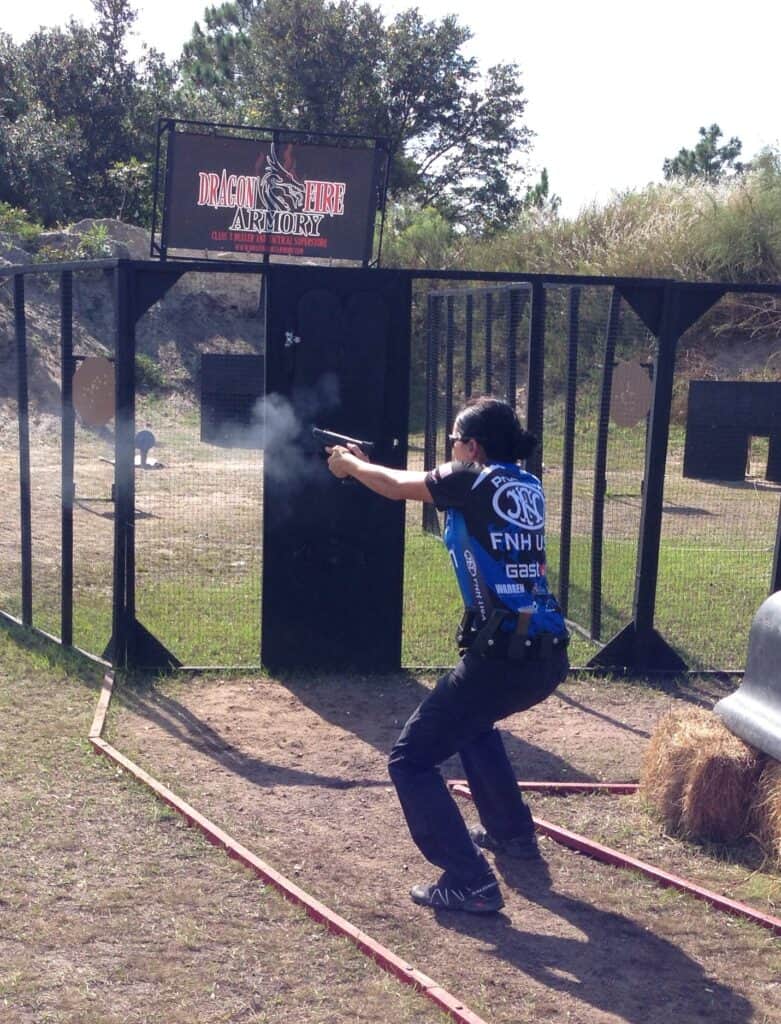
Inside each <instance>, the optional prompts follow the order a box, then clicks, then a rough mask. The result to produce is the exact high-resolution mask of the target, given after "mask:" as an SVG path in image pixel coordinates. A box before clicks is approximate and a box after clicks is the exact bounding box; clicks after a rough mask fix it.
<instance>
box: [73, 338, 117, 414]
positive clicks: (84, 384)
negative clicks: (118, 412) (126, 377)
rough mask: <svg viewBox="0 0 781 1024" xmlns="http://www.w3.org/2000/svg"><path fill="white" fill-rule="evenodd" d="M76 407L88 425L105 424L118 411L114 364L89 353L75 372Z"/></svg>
mask: <svg viewBox="0 0 781 1024" xmlns="http://www.w3.org/2000/svg"><path fill="white" fill-rule="evenodd" d="M73 408H74V409H75V410H76V412H77V413H78V414H79V417H80V418H81V421H82V423H83V424H84V425H85V426H86V427H105V425H106V424H107V423H108V421H109V420H110V419H111V417H112V416H113V415H114V412H115V404H114V364H113V363H112V362H111V360H110V359H107V358H106V357H105V356H87V358H86V359H83V360H82V361H81V363H80V364H79V367H78V369H77V370H76V372H75V373H74V375H73Z"/></svg>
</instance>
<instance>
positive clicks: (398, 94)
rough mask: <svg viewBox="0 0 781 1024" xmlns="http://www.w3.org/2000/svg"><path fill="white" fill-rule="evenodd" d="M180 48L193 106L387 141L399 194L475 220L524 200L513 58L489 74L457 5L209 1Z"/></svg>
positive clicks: (525, 142)
mask: <svg viewBox="0 0 781 1024" xmlns="http://www.w3.org/2000/svg"><path fill="white" fill-rule="evenodd" d="M204 20H205V28H202V27H201V26H200V25H196V26H195V28H194V30H193V35H192V38H191V40H190V41H189V43H188V44H187V45H186V47H185V51H184V56H183V64H182V70H183V76H184V80H185V94H186V96H187V98H188V100H189V102H190V103H191V104H192V105H193V107H194V108H198V109H200V110H208V109H209V108H210V107H211V108H212V109H213V106H214V104H215V102H216V103H218V104H219V106H220V109H221V112H222V117H223V118H228V119H231V120H235V121H237V122H240V123H251V124H258V125H265V126H272V127H280V128H296V129H301V130H311V131H318V132H326V133H328V132H334V133H336V132H346V133H354V134H364V135H381V136H385V137H387V138H388V139H389V140H390V155H391V173H390V189H391V194H392V195H393V196H394V198H395V199H397V200H402V199H403V200H405V201H410V200H411V201H414V202H416V203H418V204H421V205H428V204H433V205H435V206H436V207H438V208H439V209H440V210H441V211H442V212H443V213H444V214H446V215H447V216H448V217H449V218H450V219H452V220H459V221H460V222H461V223H462V224H464V225H467V226H470V227H493V226H499V225H502V224H506V223H509V222H510V221H511V220H512V218H513V216H514V215H515V214H516V213H517V211H518V210H519V209H520V207H521V204H522V196H521V177H522V170H523V168H522V163H521V157H522V156H523V155H524V154H525V152H526V151H527V149H528V147H529V143H530V139H531V133H530V131H529V130H528V128H526V127H525V126H524V125H523V124H522V120H521V119H522V116H523V113H524V109H525V104H526V101H525V99H524V98H523V87H522V86H521V84H520V73H519V70H518V68H517V66H516V65H514V64H499V65H497V66H496V67H494V68H491V69H490V70H489V71H488V73H487V76H486V80H485V83H484V84H481V82H480V74H479V71H478V68H477V65H476V62H475V60H474V59H472V58H468V57H466V56H465V55H464V54H463V52H462V48H463V46H464V44H465V43H466V42H467V41H468V40H469V38H470V37H471V33H470V31H469V29H467V28H465V27H464V26H462V25H460V24H459V23H458V21H457V19H456V18H455V17H453V16H448V17H445V18H442V19H441V20H440V21H428V22H427V21H424V20H423V18H422V17H421V15H420V13H419V11H417V10H416V9H410V10H406V11H403V12H401V13H400V14H398V15H397V16H396V17H395V18H394V19H393V20H392V21H391V22H390V23H386V22H385V19H384V18H383V16H382V14H381V12H380V10H379V8H373V7H371V6H370V5H369V4H367V3H360V2H358V0H234V2H230V3H224V4H222V6H220V7H211V8H209V9H208V10H207V11H206V14H205V19H204Z"/></svg>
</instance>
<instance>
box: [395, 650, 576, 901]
mask: <svg viewBox="0 0 781 1024" xmlns="http://www.w3.org/2000/svg"><path fill="white" fill-rule="evenodd" d="M568 669H569V662H568V661H567V655H566V651H561V652H558V653H556V654H554V655H553V657H552V658H550V659H547V660H544V661H525V662H513V661H506V660H499V659H496V660H489V659H486V658H480V657H478V656H477V655H474V654H470V653H469V652H467V653H466V654H465V655H464V657H463V658H462V659H461V661H460V662H459V663H458V665H456V667H455V668H454V669H452V670H451V671H450V672H448V673H447V674H446V675H444V676H442V678H441V679H440V680H439V682H438V683H437V685H436V686H435V688H434V690H433V691H432V692H431V693H430V694H429V696H428V697H427V698H426V699H425V700H424V701H423V703H422V704H421V705H420V706H419V707H418V708H417V709H416V710H415V711H414V712H413V714H412V715H411V716H410V718H409V720H408V721H407V724H406V725H405V726H404V728H403V730H402V732H401V735H400V736H399V738H398V740H397V742H396V745H395V746H394V748H393V750H392V751H391V755H390V760H389V762H388V771H389V773H390V777H391V779H392V780H393V784H394V785H395V787H396V792H397V793H398V797H399V801H400V802H401V807H402V810H403V811H404V816H405V818H406V819H407V825H408V826H409V830H410V834H411V836H412V838H413V840H414V841H415V843H416V844H417V846H418V849H419V850H420V852H421V853H422V854H423V856H424V857H426V859H427V860H429V861H431V863H432V864H436V865H437V866H438V867H440V868H442V869H443V870H444V871H445V872H446V874H447V877H448V880H449V881H451V882H452V883H454V884H459V883H460V884H464V885H467V884H470V883H472V882H473V881H475V880H476V879H478V878H479V877H480V876H481V875H484V874H485V872H486V871H487V870H489V867H488V863H487V861H486V860H485V858H484V857H483V855H482V854H481V853H480V851H479V850H478V849H477V847H476V846H475V844H474V843H473V842H472V840H471V838H470V836H469V832H468V831H467V828H466V825H465V824H464V819H463V818H462V817H461V812H460V811H459V809H458V807H457V806H456V802H455V800H454V799H453V797H452V796H451V794H450V791H449V790H448V788H447V785H446V783H445V780H444V779H443V778H442V774H441V772H440V770H439V767H438V766H439V765H440V764H441V763H442V761H445V760H446V759H447V758H448V757H450V756H451V755H452V754H454V753H458V754H459V755H460V757H461V761H462V764H463V766H464V773H465V775H466V778H467V781H468V782H469V787H470V789H471V791H472V796H473V798H474V802H475V806H476V807H477V812H478V814H479V815H480V820H481V822H482V823H483V826H484V827H485V828H486V829H487V831H488V832H489V833H490V834H491V835H492V836H494V837H495V838H497V839H509V838H513V837H515V836H521V837H526V836H529V837H531V835H532V834H533V832H534V824H533V822H532V816H531V812H530V811H529V808H528V807H527V806H526V804H525V803H524V801H523V798H522V796H521V792H520V790H519V789H518V786H517V783H516V778H515V775H514V774H513V770H512V766H511V765H510V762H509V760H508V758H507V753H506V751H505V749H504V744H503V742H502V738H501V736H500V735H499V733H498V731H497V730H496V729H495V728H494V723H496V722H498V721H500V720H501V719H503V718H506V717H507V716H508V715H512V714H514V713H515V712H517V711H523V710H525V709H526V708H530V707H533V705H535V704H539V703H540V701H543V700H545V698H546V697H548V696H550V694H551V693H553V691H554V690H555V689H556V687H557V686H558V684H559V683H560V682H561V681H562V680H563V679H564V678H565V677H566V675H567V671H568Z"/></svg>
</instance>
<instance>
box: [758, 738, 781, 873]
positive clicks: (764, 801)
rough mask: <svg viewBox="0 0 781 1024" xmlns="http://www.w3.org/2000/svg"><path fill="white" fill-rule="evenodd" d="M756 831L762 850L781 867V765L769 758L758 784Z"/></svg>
mask: <svg viewBox="0 0 781 1024" xmlns="http://www.w3.org/2000/svg"><path fill="white" fill-rule="evenodd" d="M753 819H754V821H753V823H754V829H755V830H756V835H757V839H758V840H759V842H760V844H761V845H762V848H763V849H764V851H765V853H766V854H767V855H768V857H769V858H770V859H771V860H772V861H773V863H774V864H776V865H779V866H781V764H780V763H779V762H778V761H774V760H773V759H772V758H769V759H768V761H767V764H766V765H765V767H764V768H763V770H762V774H761V775H760V777H759V782H758V783H757V793H756V800H755V803H754V815H753Z"/></svg>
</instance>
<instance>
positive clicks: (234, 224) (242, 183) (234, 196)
mask: <svg viewBox="0 0 781 1024" xmlns="http://www.w3.org/2000/svg"><path fill="white" fill-rule="evenodd" d="M377 155H378V151H377V150H376V149H373V148H360V149H359V148H354V147H339V146H325V145H323V146H318V145H312V144H310V143H307V144H303V143H302V144H299V143H297V142H284V143H279V144H277V145H275V144H274V143H273V142H271V141H269V140H262V139H250V138H238V137H235V136H227V135H198V134H194V133H188V132H176V131H172V132H171V133H170V135H169V139H168V160H167V174H166V186H165V205H164V213H163V233H162V244H163V250H164V251H165V250H167V249H171V248H173V249H189V250H197V251H212V252H228V253H237V254H243V255H247V256H252V255H255V256H258V257H262V256H265V255H277V256H304V257H308V258H313V259H329V260H330V259H337V260H357V261H361V262H363V263H367V262H368V261H369V259H370V258H371V248H372V240H373V236H374V217H375V213H376V209H377V180H378V179H377V163H376V161H377Z"/></svg>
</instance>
